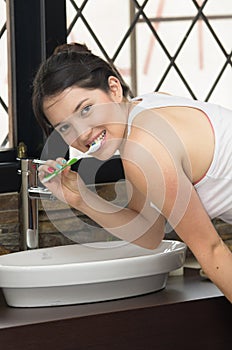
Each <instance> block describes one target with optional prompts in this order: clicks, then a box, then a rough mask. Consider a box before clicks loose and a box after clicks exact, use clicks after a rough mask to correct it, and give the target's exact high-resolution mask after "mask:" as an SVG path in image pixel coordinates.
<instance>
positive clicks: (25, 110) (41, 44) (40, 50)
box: [0, 0, 66, 193]
mask: <svg viewBox="0 0 232 350" xmlns="http://www.w3.org/2000/svg"><path fill="white" fill-rule="evenodd" d="M54 8H55V9H56V15H55V16H54ZM7 32H8V53H9V55H8V56H9V64H8V67H9V75H8V76H9V81H8V85H9V114H10V119H11V120H12V125H11V127H12V131H13V132H12V134H13V140H12V143H13V145H14V147H13V148H11V149H6V150H1V152H0V193H5V192H15V191H19V189H20V182H21V181H20V176H18V169H19V166H20V164H19V161H18V160H17V145H18V144H19V142H20V141H23V142H24V143H25V145H27V155H28V157H29V158H38V157H39V156H40V153H41V150H42V147H43V144H44V141H45V138H44V134H43V132H42V130H41V128H40V127H39V125H38V124H37V123H36V121H35V117H34V114H33V111H32V105H31V95H32V89H31V87H32V81H33V77H34V74H35V72H36V70H37V68H38V67H39V64H40V63H41V61H42V60H43V59H45V58H46V57H47V56H49V55H50V54H51V52H52V51H53V49H54V47H55V46H57V45H58V44H60V43H64V42H65V40H66V10H65V0H33V1H31V0H24V1H17V0H7Z"/></svg>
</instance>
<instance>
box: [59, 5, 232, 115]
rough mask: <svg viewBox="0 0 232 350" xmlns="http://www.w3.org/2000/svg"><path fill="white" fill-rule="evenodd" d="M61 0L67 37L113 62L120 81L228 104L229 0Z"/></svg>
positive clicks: (138, 90)
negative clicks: (65, 7) (66, 24)
mask: <svg viewBox="0 0 232 350" xmlns="http://www.w3.org/2000/svg"><path fill="white" fill-rule="evenodd" d="M66 4H67V5H66V6H67V22H68V37H67V41H68V42H70V41H79V42H85V43H86V44H87V46H89V47H90V48H91V49H92V51H93V52H94V53H96V54H99V55H101V56H103V57H104V58H106V59H108V60H109V61H111V62H113V63H114V64H115V66H116V68H117V69H118V70H119V71H120V72H121V73H122V75H123V77H124V79H125V81H126V82H127V83H129V85H132V86H134V87H136V89H133V94H141V93H145V92H149V91H153V90H159V91H166V92H169V93H171V94H179V95H183V96H191V97H193V98H197V99H200V100H206V101H208V100H210V101H211V102H215V103H219V104H223V105H224V106H227V107H229V108H232V100H231V98H230V96H229V95H230V94H229V91H230V87H231V83H232V70H231V66H232V62H231V51H232V47H231V44H232V42H231V31H232V1H228V0H220V1H218V0H118V1H114V0H94V1H93V0H84V1H83V0H82V1H81V0H79V1H78V0H76V1H75V0H66ZM135 48H136V49H135ZM219 86H220V88H219Z"/></svg>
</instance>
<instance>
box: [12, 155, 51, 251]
mask: <svg viewBox="0 0 232 350" xmlns="http://www.w3.org/2000/svg"><path fill="white" fill-rule="evenodd" d="M20 162H21V170H19V171H18V172H19V174H21V177H22V183H21V189H20V211H19V212H20V224H21V234H22V237H23V242H22V244H21V246H22V249H24V250H27V249H35V248H39V230H38V227H39V219H38V217H39V213H38V200H39V199H40V198H46V199H54V197H53V195H52V193H51V192H50V191H48V190H47V189H46V188H44V187H39V186H38V174H37V173H38V172H37V168H38V165H39V164H43V163H45V162H44V161H41V160H39V159H25V158H23V159H20Z"/></svg>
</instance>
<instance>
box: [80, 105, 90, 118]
mask: <svg viewBox="0 0 232 350" xmlns="http://www.w3.org/2000/svg"><path fill="white" fill-rule="evenodd" d="M91 107H92V106H91V105H88V106H86V107H84V108H82V110H81V116H82V117H85V116H86V115H87V114H88V113H89V111H90V109H91Z"/></svg>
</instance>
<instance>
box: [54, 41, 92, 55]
mask: <svg viewBox="0 0 232 350" xmlns="http://www.w3.org/2000/svg"><path fill="white" fill-rule="evenodd" d="M62 52H66V53H69V52H77V53H79V52H81V53H91V51H90V50H89V49H88V47H87V46H86V45H85V44H79V43H74V42H73V43H69V44H62V45H59V46H57V47H56V48H55V50H54V54H58V53H62Z"/></svg>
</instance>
